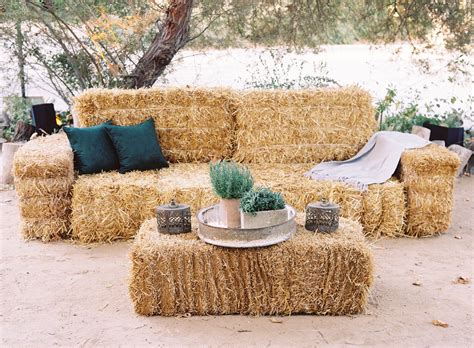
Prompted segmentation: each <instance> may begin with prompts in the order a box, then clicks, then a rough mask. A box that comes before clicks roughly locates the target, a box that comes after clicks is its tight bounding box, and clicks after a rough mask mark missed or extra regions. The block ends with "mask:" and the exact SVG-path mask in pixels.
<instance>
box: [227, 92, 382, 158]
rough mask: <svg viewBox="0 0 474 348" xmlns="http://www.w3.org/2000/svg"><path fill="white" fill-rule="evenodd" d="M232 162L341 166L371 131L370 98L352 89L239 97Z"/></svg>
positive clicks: (361, 144) (252, 94)
mask: <svg viewBox="0 0 474 348" xmlns="http://www.w3.org/2000/svg"><path fill="white" fill-rule="evenodd" d="M236 123H237V124H236V129H237V131H236V152H235V154H234V158H235V159H237V160H239V161H242V162H248V163H313V165H314V164H317V163H319V162H322V161H330V160H345V159H348V158H350V157H352V156H353V155H355V154H356V153H357V151H358V150H359V149H360V148H361V147H362V146H363V145H364V144H365V143H366V142H367V140H368V139H369V138H370V136H371V135H372V134H373V132H374V131H375V129H376V121H375V118H374V109H373V107H372V104H371V97H370V95H369V94H368V93H367V92H365V91H363V90H361V89H359V88H357V87H347V88H334V89H317V90H302V91H283V90H272V91H262V90H254V91H248V92H241V93H240V94H239V105H238V109H237V116H236Z"/></svg>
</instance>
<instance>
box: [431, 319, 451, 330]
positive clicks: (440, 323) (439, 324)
mask: <svg viewBox="0 0 474 348" xmlns="http://www.w3.org/2000/svg"><path fill="white" fill-rule="evenodd" d="M431 324H433V325H434V326H441V327H444V328H447V327H448V326H449V325H448V323H445V322H444V321H441V320H438V319H434V320H432V321H431Z"/></svg>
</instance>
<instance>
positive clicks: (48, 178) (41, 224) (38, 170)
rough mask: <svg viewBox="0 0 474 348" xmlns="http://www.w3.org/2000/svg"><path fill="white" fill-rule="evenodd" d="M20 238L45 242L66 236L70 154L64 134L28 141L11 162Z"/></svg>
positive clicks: (71, 176)
mask: <svg viewBox="0 0 474 348" xmlns="http://www.w3.org/2000/svg"><path fill="white" fill-rule="evenodd" d="M13 174H14V178H15V189H16V192H17V194H18V198H19V202H18V205H19V209H20V216H21V218H22V220H23V221H22V235H23V237H24V238H25V239H34V238H38V239H41V240H43V241H45V242H47V241H50V240H54V239H59V238H63V237H67V236H68V235H69V232H70V231H69V214H70V205H71V188H72V183H73V181H74V162H73V153H72V150H71V147H70V146H69V142H68V140H67V137H66V135H65V134H63V133H60V134H55V135H51V136H46V137H39V138H36V139H34V140H32V141H29V142H28V143H26V144H25V145H24V146H22V147H21V148H20V149H19V150H18V151H17V152H16V153H15V158H14V160H13Z"/></svg>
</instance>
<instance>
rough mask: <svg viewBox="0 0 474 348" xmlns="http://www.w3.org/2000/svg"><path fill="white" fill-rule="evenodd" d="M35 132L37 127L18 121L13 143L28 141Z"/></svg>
mask: <svg viewBox="0 0 474 348" xmlns="http://www.w3.org/2000/svg"><path fill="white" fill-rule="evenodd" d="M34 132H35V127H33V126H32V125H30V124H27V123H25V122H22V121H18V122H17V123H16V126H15V134H14V135H13V141H14V142H16V141H28V140H30V137H31V136H32V135H33V133H34Z"/></svg>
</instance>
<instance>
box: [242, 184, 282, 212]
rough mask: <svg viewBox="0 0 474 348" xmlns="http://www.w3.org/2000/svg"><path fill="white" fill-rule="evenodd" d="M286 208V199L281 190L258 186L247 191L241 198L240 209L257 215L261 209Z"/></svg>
mask: <svg viewBox="0 0 474 348" xmlns="http://www.w3.org/2000/svg"><path fill="white" fill-rule="evenodd" d="M283 208H285V200H284V199H283V196H282V195H281V194H280V193H279V192H273V191H272V190H270V189H269V188H267V187H257V188H255V189H252V190H250V191H248V192H246V193H245V194H244V195H243V197H242V198H241V200H240V209H242V211H243V212H244V213H249V214H252V215H256V213H257V212H259V211H266V210H279V209H283Z"/></svg>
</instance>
